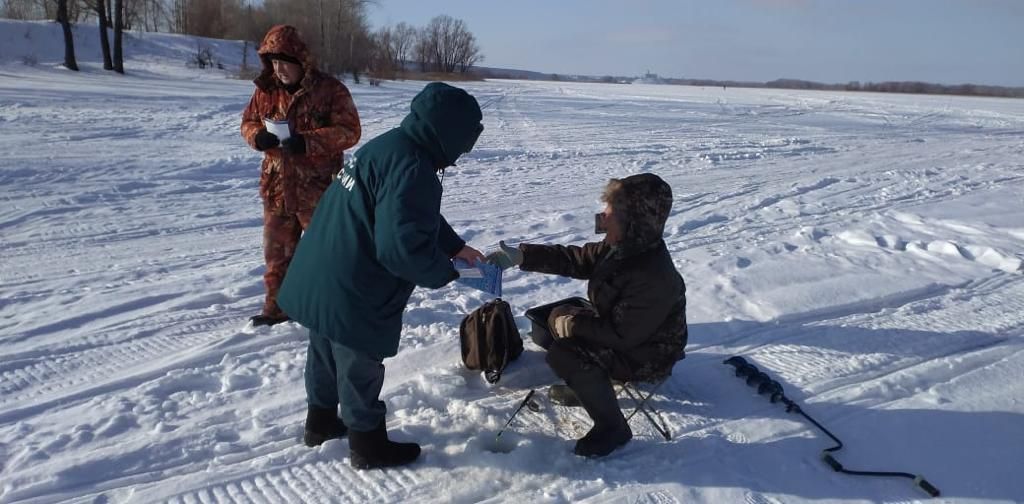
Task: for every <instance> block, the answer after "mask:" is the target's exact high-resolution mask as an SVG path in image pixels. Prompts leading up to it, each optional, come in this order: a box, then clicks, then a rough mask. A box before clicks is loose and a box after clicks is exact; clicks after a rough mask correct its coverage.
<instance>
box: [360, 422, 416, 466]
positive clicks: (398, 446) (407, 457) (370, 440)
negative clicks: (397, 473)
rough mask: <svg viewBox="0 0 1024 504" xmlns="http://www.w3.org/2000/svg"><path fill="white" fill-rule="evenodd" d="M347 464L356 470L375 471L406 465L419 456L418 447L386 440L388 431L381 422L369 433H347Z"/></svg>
mask: <svg viewBox="0 0 1024 504" xmlns="http://www.w3.org/2000/svg"><path fill="white" fill-rule="evenodd" d="M348 452H349V462H350V463H351V464H352V467H355V468H356V469H377V468H380V467H392V466H400V465H405V464H408V463H410V462H412V461H414V460H416V458H417V457H419V456H420V445H418V444H416V443H396V442H394V441H391V440H389V439H388V429H387V427H386V426H385V425H384V422H381V423H380V425H379V426H377V428H376V429H374V430H372V431H369V432H360V431H356V430H353V431H349V433H348Z"/></svg>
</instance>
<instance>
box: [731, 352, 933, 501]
mask: <svg viewBox="0 0 1024 504" xmlns="http://www.w3.org/2000/svg"><path fill="white" fill-rule="evenodd" d="M724 364H728V365H730V366H733V367H735V368H736V376H738V377H740V378H744V379H746V381H747V385H750V386H751V387H757V393H758V394H760V395H767V396H768V400H769V401H771V402H772V403H777V402H781V403H782V404H785V405H786V413H793V412H796V413H799V414H800V415H801V416H803V417H804V418H806V419H807V421H808V422H811V423H812V424H814V426H815V427H817V428H818V429H820V430H821V432H824V433H825V435H827V436H828V437H830V438H832V441H835V442H836V445H835V446H833V447H831V448H826V449H824V450H822V452H821V460H822V461H824V462H825V463H826V464H828V466H829V467H831V468H832V470H834V471H836V472H841V473H844V474H851V475H854V476H882V477H895V478H909V479H912V480H914V485H915V486H917V487H918V488H920V489H921V490H924V491H925V492H927V493H928V495H930V496H932V497H938V496H939V489H938V488H935V486H933V485H932V484H931V483H929V482H928V480H926V479H924V477H923V476H921V475H920V474H910V473H906V472H890V471H855V470H852V469H846V468H845V467H843V464H840V463H839V461H838V460H836V458H835V457H834V456H833V455H832V453H833V452H836V451H839V450H841V449H842V448H843V442H842V441H840V440H839V438H837V437H836V436H835V435H834V434H832V433H831V432H829V430H828V429H826V428H825V427H823V426H822V425H821V424H820V423H818V422H817V421H816V420H814V419H813V418H811V417H810V415H808V414H807V413H806V412H804V410H802V409H801V408H800V405H798V404H797V403H795V402H793V400H791V399H790V398H788V397H786V394H785V393H783V392H782V385H781V384H780V383H779V382H777V381H775V380H773V379H772V378H771V377H770V376H768V374H767V373H765V372H764V371H761V370H759V369H757V366H754V365H753V364H751V363H749V362H747V360H746V359H744V358H743V357H740V356H738V355H737V356H734V357H729V358H728V359H726V360H725V361H724Z"/></svg>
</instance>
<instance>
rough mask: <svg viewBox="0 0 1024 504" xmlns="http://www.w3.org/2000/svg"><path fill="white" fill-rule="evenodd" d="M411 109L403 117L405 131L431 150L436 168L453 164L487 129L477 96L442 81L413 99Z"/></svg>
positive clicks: (432, 84)
mask: <svg viewBox="0 0 1024 504" xmlns="http://www.w3.org/2000/svg"><path fill="white" fill-rule="evenodd" d="M411 108H412V110H411V111H410V112H409V115H407V116H405V119H403V120H402V125H401V128H402V131H404V132H405V133H406V134H407V135H409V136H410V137H411V138H412V139H413V141H414V142H416V143H417V144H418V145H420V146H421V147H423V148H424V149H426V150H427V151H429V152H430V156H431V158H432V159H433V160H434V166H435V168H437V169H442V168H446V167H448V166H452V165H454V164H455V161H456V160H458V159H459V156H461V155H463V154H465V153H467V152H469V151H470V150H471V149H472V148H473V146H474V145H475V144H476V141H477V139H478V138H479V137H480V133H481V132H482V131H483V129H484V126H483V124H481V123H480V120H481V119H483V114H482V113H481V112H480V104H479V103H477V101H476V98H474V97H473V95H471V94H469V93H467V92H466V91H465V90H463V89H460V88H457V87H455V86H449V85H448V84H445V83H443V82H431V83H430V84H427V85H426V86H425V87H424V88H423V90H422V91H420V92H419V94H417V95H416V97H415V98H413V99H412V107H411Z"/></svg>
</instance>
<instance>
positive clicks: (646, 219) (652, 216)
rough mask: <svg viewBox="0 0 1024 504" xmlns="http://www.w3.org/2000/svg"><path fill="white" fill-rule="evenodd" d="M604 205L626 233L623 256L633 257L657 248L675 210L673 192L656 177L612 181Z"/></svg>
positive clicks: (646, 174) (645, 176)
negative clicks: (606, 203) (670, 213)
mask: <svg viewBox="0 0 1024 504" xmlns="http://www.w3.org/2000/svg"><path fill="white" fill-rule="evenodd" d="M603 199H604V201H606V202H608V203H609V204H611V206H612V210H613V212H614V215H616V216H617V217H616V218H617V219H618V221H619V223H620V224H621V225H622V228H623V230H624V233H623V235H624V236H623V237H622V242H621V243H619V244H618V247H617V248H618V249H619V255H620V256H621V257H629V256H633V255H636V254H639V253H641V252H644V251H646V250H649V249H651V248H653V247H655V246H657V245H658V244H659V243H661V241H662V236H663V235H664V234H665V221H667V220H668V215H669V212H670V211H671V210H672V188H671V187H669V185H668V183H666V182H665V181H664V180H662V179H661V177H659V176H657V175H655V174H653V173H640V174H637V175H630V176H629V177H626V178H623V179H611V180H610V181H608V186H607V188H605V193H604V197H603Z"/></svg>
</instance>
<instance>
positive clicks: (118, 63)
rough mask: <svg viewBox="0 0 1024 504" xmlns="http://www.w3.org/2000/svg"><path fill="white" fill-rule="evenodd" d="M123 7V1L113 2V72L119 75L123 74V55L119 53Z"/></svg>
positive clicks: (116, 0)
mask: <svg viewBox="0 0 1024 504" xmlns="http://www.w3.org/2000/svg"><path fill="white" fill-rule="evenodd" d="M124 5H125V2H124V0H114V71H115V72H117V73H119V74H124V53H123V52H122V51H121V39H122V34H121V32H122V30H123V29H124Z"/></svg>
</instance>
